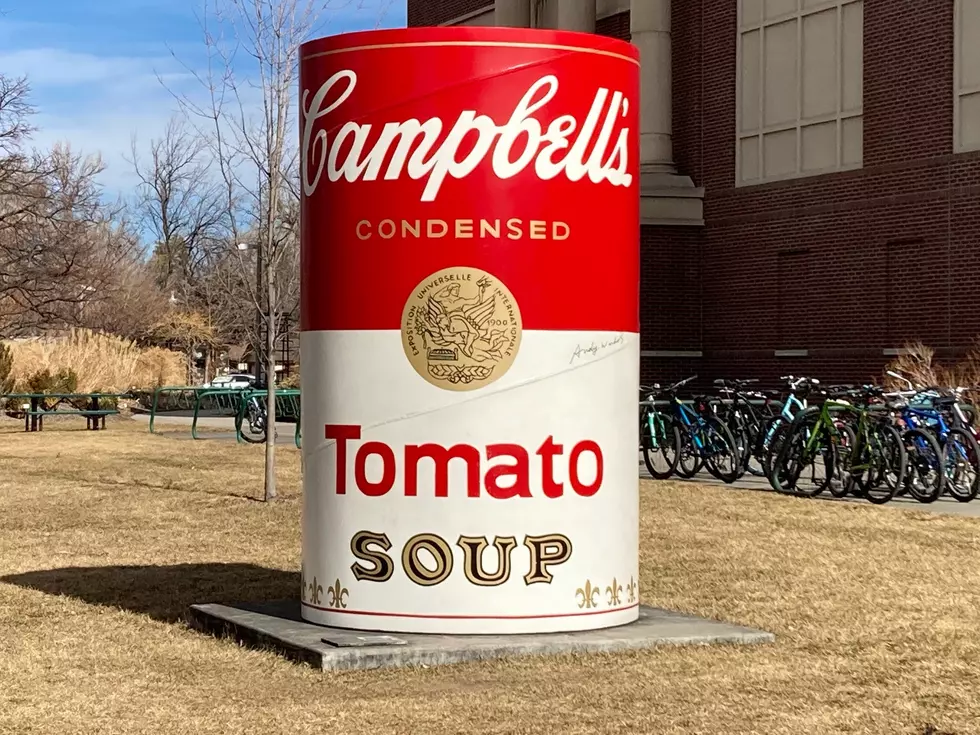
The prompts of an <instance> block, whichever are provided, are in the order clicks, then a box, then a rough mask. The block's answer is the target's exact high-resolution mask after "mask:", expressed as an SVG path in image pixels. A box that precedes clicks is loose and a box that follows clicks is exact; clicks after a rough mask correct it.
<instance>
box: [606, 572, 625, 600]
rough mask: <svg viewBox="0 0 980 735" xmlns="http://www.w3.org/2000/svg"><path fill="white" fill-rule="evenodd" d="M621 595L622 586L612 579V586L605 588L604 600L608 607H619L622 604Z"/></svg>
mask: <svg viewBox="0 0 980 735" xmlns="http://www.w3.org/2000/svg"><path fill="white" fill-rule="evenodd" d="M621 594H623V586H622V585H621V584H619V583H618V582H617V581H616V578H615V577H613V581H612V584H611V585H609V586H608V587H606V600H607V601H608V602H609V604H610V605H619V604H620V603H621V602H622V600H621V598H620V595H621Z"/></svg>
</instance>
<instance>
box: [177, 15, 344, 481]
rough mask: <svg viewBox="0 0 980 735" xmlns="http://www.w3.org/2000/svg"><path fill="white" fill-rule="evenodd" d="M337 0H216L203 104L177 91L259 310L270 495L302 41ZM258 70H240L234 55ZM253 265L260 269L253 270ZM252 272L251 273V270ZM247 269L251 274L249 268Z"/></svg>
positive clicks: (292, 262) (292, 259)
mask: <svg viewBox="0 0 980 735" xmlns="http://www.w3.org/2000/svg"><path fill="white" fill-rule="evenodd" d="M343 4H344V3H338V2H336V0H335V1H334V2H330V0H213V2H211V3H210V4H209V5H207V6H206V12H205V13H204V21H203V24H202V25H203V30H204V37H205V44H206V48H207V52H208V60H209V64H208V67H207V71H206V72H204V73H202V74H199V75H198V79H199V81H200V82H201V83H202V85H203V88H204V90H205V91H206V102H204V103H203V104H201V103H198V102H197V101H195V100H194V99H193V98H191V97H188V96H181V97H179V100H180V102H181V105H182V108H183V111H184V112H185V114H186V115H187V116H188V119H191V120H194V121H195V127H196V128H197V129H198V131H199V132H200V133H202V134H203V135H205V136H206V137H205V139H206V140H207V141H208V144H209V146H210V147H211V152H212V155H213V158H214V162H215V166H216V169H217V176H218V179H219V181H220V183H221V187H222V196H223V205H224V206H223V208H224V211H225V225H226V227H227V231H228V236H227V239H226V241H227V243H228V245H229V247H230V250H231V253H230V256H229V257H230V258H232V259H233V260H232V262H234V263H237V267H238V270H239V273H240V274H241V276H242V277H241V278H240V279H238V281H237V283H238V286H239V287H241V286H244V289H245V290H246V291H247V293H248V295H249V300H250V301H251V302H252V304H253V306H254V308H255V311H256V314H257V316H256V323H255V326H254V328H253V329H251V330H249V331H251V332H252V336H253V337H254V339H252V340H251V341H252V344H253V346H254V348H255V349H256V352H257V354H258V355H259V356H260V360H261V362H262V363H263V364H264V367H265V370H264V373H265V378H266V385H267V387H268V399H267V404H266V406H267V408H266V410H267V414H268V417H267V436H266V463H265V499H266V500H271V499H273V498H275V497H276V494H277V493H276V472H275V435H276V400H275V396H276V345H277V342H278V337H279V335H278V331H279V329H280V326H281V324H282V322H283V320H282V317H283V314H285V313H288V312H289V311H291V310H293V309H295V308H296V303H297V298H296V296H297V293H298V268H297V264H298V226H297V213H298V209H299V207H298V201H297V199H296V196H295V192H296V191H298V186H297V184H296V180H297V178H298V176H297V175H298V167H297V147H296V145H295V144H294V140H293V136H294V131H295V129H296V125H295V124H294V118H293V114H294V107H295V106H296V100H295V91H294V90H295V88H296V86H297V78H298V59H299V46H300V44H301V43H303V42H304V41H306V40H308V38H309V37H310V36H311V34H312V32H313V31H314V29H315V28H316V26H317V24H318V22H319V20H320V18H321V17H322V16H323V14H324V13H326V12H327V11H328V10H329V9H336V7H337V6H338V5H343ZM239 54H241V55H242V56H244V57H246V61H247V64H248V66H249V67H250V68H252V69H254V73H253V74H252V75H251V76H249V77H241V78H240V77H239V76H238V73H237V72H236V68H241V66H242V65H237V67H236V63H235V61H236V58H237V57H238V55H239ZM253 269H254V271H253ZM253 272H254V278H253V277H250V274H251V273H253ZM246 274H248V275H246Z"/></svg>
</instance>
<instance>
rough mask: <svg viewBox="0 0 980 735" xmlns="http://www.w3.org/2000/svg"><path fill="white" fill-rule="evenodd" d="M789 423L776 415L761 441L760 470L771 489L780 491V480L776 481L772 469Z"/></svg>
mask: <svg viewBox="0 0 980 735" xmlns="http://www.w3.org/2000/svg"><path fill="white" fill-rule="evenodd" d="M790 426H792V424H790V423H789V422H787V421H786V420H785V419H783V418H782V417H781V416H779V417H776V418H775V419H774V420H773V421H772V422H771V424H770V428H769V429H767V430H766V437H765V438H764V439H763V440H762V441H763V450H762V452H763V454H762V471H763V472H764V473H765V477H766V479H767V480H768V481H769V485H770V486H771V487H772V489H773V490H776V491H777V492H782V482H781V481H776V479H775V475H774V471H775V467H774V466H775V464H776V460H777V458H778V457H779V453H780V452H781V451H782V448H783V445H784V444H785V443H786V439H787V438H788V437H789V431H790Z"/></svg>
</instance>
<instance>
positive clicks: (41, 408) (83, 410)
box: [0, 393, 128, 431]
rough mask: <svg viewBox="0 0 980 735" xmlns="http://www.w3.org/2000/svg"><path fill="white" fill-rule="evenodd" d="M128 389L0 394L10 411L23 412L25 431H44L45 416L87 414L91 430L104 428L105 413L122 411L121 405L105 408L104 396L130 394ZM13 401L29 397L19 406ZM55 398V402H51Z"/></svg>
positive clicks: (87, 424) (0, 399) (17, 414)
mask: <svg viewBox="0 0 980 735" xmlns="http://www.w3.org/2000/svg"><path fill="white" fill-rule="evenodd" d="M127 397H128V394H126V393H9V394H6V395H2V396H0V401H3V402H4V403H5V404H6V410H7V412H8V413H12V414H14V415H16V416H20V415H23V416H24V431H44V419H45V417H46V416H84V417H85V424H86V426H85V428H86V429H87V430H89V431H99V430H100V429H105V420H106V416H115V415H118V414H119V408H118V407H116V406H113V407H112V408H105V407H104V406H103V405H100V401H101V400H102V399H106V398H111V399H116V400H118V399H120V398H127ZM10 401H29V403H27V404H25V405H24V406H22V407H20V408H11V407H10V405H9V402H10ZM52 401H53V404H51V402H52Z"/></svg>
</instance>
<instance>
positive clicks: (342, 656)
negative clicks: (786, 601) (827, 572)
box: [190, 600, 775, 670]
mask: <svg viewBox="0 0 980 735" xmlns="http://www.w3.org/2000/svg"><path fill="white" fill-rule="evenodd" d="M190 623H191V625H192V626H193V627H194V628H196V629H198V630H200V631H202V632H205V633H210V634H212V635H217V636H220V637H231V638H234V639H236V640H237V641H238V642H239V643H241V644H243V645H247V646H251V647H253V648H264V649H272V650H275V651H277V652H278V653H281V654H283V655H284V656H286V657H287V658H289V659H292V660H294V661H301V662H304V663H307V664H309V665H311V666H313V667H315V668H318V669H334V670H340V669H378V668H387V667H395V666H436V665H439V664H454V663H461V662H465V661H483V660H487V659H494V658H503V657H506V656H528V655H544V654H563V653H595V652H603V653H606V652H611V651H625V650H636V649H642V648H652V647H654V646H661V645H690V644H710V643H737V644H747V643H771V642H772V641H774V640H775V636H773V635H772V634H771V633H766V632H764V631H761V630H755V629H753V628H745V627H742V626H739V625H730V624H728V623H720V622H717V621H714V620H706V619H704V618H698V617H695V616H693V615H682V614H680V613H675V612H670V611H669V610H661V609H659V608H652V607H644V606H641V607H640V619H639V620H638V621H636V622H635V623H630V624H629V625H622V626H619V627H616V628H607V629H605V630H590V631H584V632H581V633H545V634H533V635H507V636H502V635H421V634H409V633H398V634H395V635H389V634H383V633H368V632H362V631H353V630H344V629H341V628H328V627H325V626H320V625H313V624H311V623H307V622H305V621H304V620H303V619H302V618H301V616H300V606H299V602H298V601H294V600H286V601H280V602H269V603H261V604H244V605H238V606H235V607H230V606H227V605H192V606H191V609H190Z"/></svg>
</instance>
